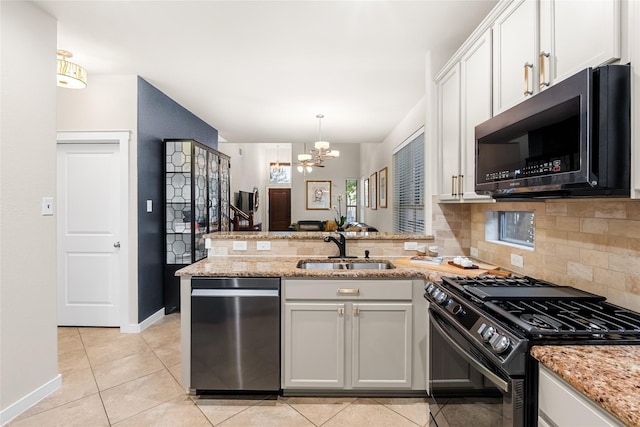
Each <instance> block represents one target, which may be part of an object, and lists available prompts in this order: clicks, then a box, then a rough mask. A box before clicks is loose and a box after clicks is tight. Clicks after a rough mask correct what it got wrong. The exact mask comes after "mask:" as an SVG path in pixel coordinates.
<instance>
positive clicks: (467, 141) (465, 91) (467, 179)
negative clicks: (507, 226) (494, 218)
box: [458, 31, 491, 200]
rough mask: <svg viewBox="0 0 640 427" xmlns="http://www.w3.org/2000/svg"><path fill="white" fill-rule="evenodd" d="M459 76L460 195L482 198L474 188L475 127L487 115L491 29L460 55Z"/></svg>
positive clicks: (485, 118)
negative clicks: (460, 134) (460, 133)
mask: <svg viewBox="0 0 640 427" xmlns="http://www.w3.org/2000/svg"><path fill="white" fill-rule="evenodd" d="M460 76H461V88H460V89H461V94H460V99H461V103H460V105H461V123H462V131H461V132H462V137H461V144H460V145H461V154H462V158H461V162H462V168H461V169H462V172H461V174H460V177H459V178H458V179H460V180H461V185H460V186H461V187H462V197H463V199H466V200H477V199H485V200H490V199H491V197H489V196H481V195H478V194H476V192H475V171H476V167H475V159H476V132H475V127H476V126H477V125H479V124H480V123H482V122H484V121H485V120H487V119H489V118H491V32H490V31H487V32H485V34H484V35H483V36H482V37H481V38H480V39H478V40H477V41H476V42H475V43H474V44H473V45H472V46H471V48H470V49H469V50H468V51H467V53H465V55H464V56H463V57H462V58H461V59H460Z"/></svg>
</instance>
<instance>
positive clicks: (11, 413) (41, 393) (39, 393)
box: [0, 374, 62, 426]
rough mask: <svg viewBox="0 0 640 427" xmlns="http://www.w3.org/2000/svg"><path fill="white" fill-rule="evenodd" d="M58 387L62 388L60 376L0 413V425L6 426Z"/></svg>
mask: <svg viewBox="0 0 640 427" xmlns="http://www.w3.org/2000/svg"><path fill="white" fill-rule="evenodd" d="M60 387H62V375H61V374H58V375H56V376H55V377H54V378H53V379H52V380H51V381H49V382H47V383H45V384H43V385H41V386H40V387H38V388H37V389H35V390H34V391H32V392H31V393H29V394H27V395H26V396H25V397H23V398H22V399H20V400H18V401H17V402H15V403H13V404H11V405H9V406H8V407H7V408H6V409H3V410H2V411H0V425H2V426H3V425H5V424H7V423H8V422H9V421H11V420H13V419H14V418H16V417H17V416H18V415H20V414H22V413H23V412H25V411H26V410H27V409H29V408H31V407H32V406H33V405H35V404H36V403H38V402H40V401H41V400H42V399H44V398H45V397H47V396H49V395H50V394H51V393H53V392H54V391H56V390H57V389H59V388H60Z"/></svg>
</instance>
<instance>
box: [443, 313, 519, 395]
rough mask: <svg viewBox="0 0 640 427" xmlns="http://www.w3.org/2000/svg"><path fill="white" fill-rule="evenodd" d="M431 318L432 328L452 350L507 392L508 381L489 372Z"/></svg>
mask: <svg viewBox="0 0 640 427" xmlns="http://www.w3.org/2000/svg"><path fill="white" fill-rule="evenodd" d="M431 320H432V322H431V325H432V326H433V327H434V328H436V330H437V331H438V332H439V333H440V335H442V337H443V338H444V339H445V340H446V341H447V342H448V343H449V344H451V346H452V347H453V348H454V350H456V351H457V352H458V354H460V356H462V357H463V358H464V359H465V360H466V361H467V362H469V364H470V365H472V366H473V367H474V368H476V369H477V370H478V371H480V373H481V374H482V375H484V376H485V377H487V379H488V380H490V381H491V382H492V383H493V384H495V386H496V387H498V388H499V389H500V390H502V391H504V392H505V393H509V383H508V382H506V381H505V380H503V379H502V378H500V377H499V376H498V375H496V374H495V373H493V372H491V371H490V370H489V369H487V368H486V366H484V365H483V364H482V363H480V362H478V361H477V360H476V359H475V358H474V357H473V356H472V355H471V354H469V353H468V352H467V351H466V350H465V349H464V348H462V347H461V346H460V344H458V343H457V342H455V341H454V340H453V339H452V338H451V337H450V336H449V334H447V331H445V330H444V328H443V327H442V326H440V325H439V324H438V322H437V321H435V320H434V319H431Z"/></svg>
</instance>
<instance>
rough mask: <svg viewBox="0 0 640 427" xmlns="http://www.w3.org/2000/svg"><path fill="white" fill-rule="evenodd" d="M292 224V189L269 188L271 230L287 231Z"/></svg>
mask: <svg viewBox="0 0 640 427" xmlns="http://www.w3.org/2000/svg"><path fill="white" fill-rule="evenodd" d="M290 225H291V189H290V188H270V189H269V231H287V230H288V229H289V226H290Z"/></svg>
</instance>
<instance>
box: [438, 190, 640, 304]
mask: <svg viewBox="0 0 640 427" xmlns="http://www.w3.org/2000/svg"><path fill="white" fill-rule="evenodd" d="M434 206H435V209H434V216H433V221H434V237H435V244H438V245H440V246H441V247H442V249H441V252H443V253H448V252H451V251H455V250H462V251H463V252H464V253H465V254H469V252H470V247H475V248H477V249H478V258H479V259H480V260H482V261H485V262H488V263H495V264H497V265H500V266H503V267H505V268H507V269H509V270H512V271H514V272H516V273H519V274H525V275H528V276H533V277H536V278H540V279H543V280H548V281H550V282H553V283H556V284H559V285H568V286H575V287H577V288H580V289H583V290H585V291H588V292H593V293H596V294H600V295H603V296H605V297H606V298H607V299H608V300H609V301H610V302H612V303H614V304H618V305H621V306H623V307H627V308H630V309H632V310H636V311H640V200H631V199H579V200H577V199H561V200H547V201H540V202H497V203H477V204H437V203H434ZM497 210H502V211H512V210H520V211H533V212H535V219H534V221H535V247H534V249H533V250H526V249H522V248H517V247H512V246H506V245H502V244H497V243H493V242H490V241H487V240H486V239H485V221H486V213H487V211H497ZM467 242H468V244H467ZM511 254H517V255H520V256H522V257H523V258H524V267H523V268H518V267H515V266H512V265H511V262H510V259H511Z"/></svg>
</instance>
